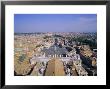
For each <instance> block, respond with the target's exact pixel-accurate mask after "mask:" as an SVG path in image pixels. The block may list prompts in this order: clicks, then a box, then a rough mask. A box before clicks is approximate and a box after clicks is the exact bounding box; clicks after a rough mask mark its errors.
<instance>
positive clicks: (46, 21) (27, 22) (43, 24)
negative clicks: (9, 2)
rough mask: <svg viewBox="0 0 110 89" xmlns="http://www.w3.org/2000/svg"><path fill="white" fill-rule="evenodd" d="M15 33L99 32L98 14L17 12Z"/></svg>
mask: <svg viewBox="0 0 110 89" xmlns="http://www.w3.org/2000/svg"><path fill="white" fill-rule="evenodd" d="M14 31H15V33H34V32H97V15H96V14H15V15H14Z"/></svg>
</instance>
